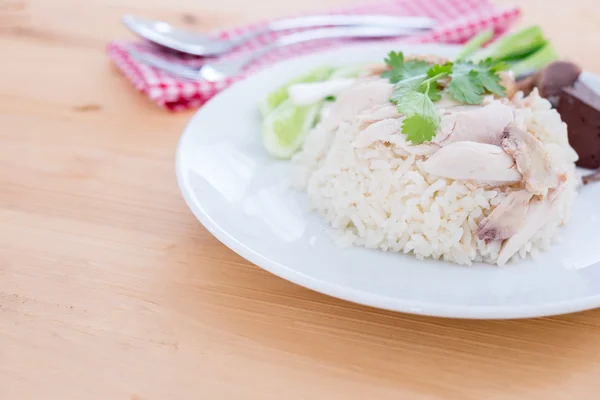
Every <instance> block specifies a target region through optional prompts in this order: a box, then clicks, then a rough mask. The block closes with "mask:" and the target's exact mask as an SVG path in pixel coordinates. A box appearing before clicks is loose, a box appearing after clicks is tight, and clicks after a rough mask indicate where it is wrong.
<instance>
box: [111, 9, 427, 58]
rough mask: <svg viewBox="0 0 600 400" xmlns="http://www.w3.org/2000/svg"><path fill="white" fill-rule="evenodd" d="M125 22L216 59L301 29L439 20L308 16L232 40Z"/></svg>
mask: <svg viewBox="0 0 600 400" xmlns="http://www.w3.org/2000/svg"><path fill="white" fill-rule="evenodd" d="M121 21H122V22H123V24H125V26H126V27H127V28H129V30H131V31H132V32H134V33H136V34H137V35H139V36H141V37H143V38H144V39H146V40H149V41H151V42H153V43H156V44H158V45H161V46H164V47H167V48H169V49H173V50H177V51H180V52H183V53H187V54H193V55H196V56H216V55H220V54H223V53H226V52H228V51H230V50H232V49H234V48H235V47H238V46H240V45H242V44H243V43H245V42H246V41H248V40H250V39H254V38H256V37H258V36H261V35H264V34H267V33H270V32H281V31H286V30H290V29H297V28H318V27H325V26H329V27H341V26H374V27H382V28H383V27H385V28H396V27H398V28H410V29H431V28H432V27H433V25H434V24H435V20H433V19H431V18H426V17H398V16H389V15H308V16H304V17H296V18H286V19H282V20H277V21H273V22H269V23H267V24H265V25H264V26H262V27H260V28H257V29H253V30H251V31H249V32H246V33H242V34H240V35H236V36H234V37H229V38H219V37H215V36H214V35H208V34H205V33H199V32H193V31H187V30H184V29H181V28H178V27H175V26H173V25H170V24H168V23H166V22H163V21H155V20H150V19H146V18H143V17H137V16H133V15H125V16H123V17H122V18H121Z"/></svg>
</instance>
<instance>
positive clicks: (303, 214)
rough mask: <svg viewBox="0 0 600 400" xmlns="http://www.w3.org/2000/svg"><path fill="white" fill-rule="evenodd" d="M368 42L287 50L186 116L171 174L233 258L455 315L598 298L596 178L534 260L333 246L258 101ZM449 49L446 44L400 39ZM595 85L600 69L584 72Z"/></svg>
mask: <svg viewBox="0 0 600 400" xmlns="http://www.w3.org/2000/svg"><path fill="white" fill-rule="evenodd" d="M389 50H390V45H389V44H386V45H382V44H371V45H360V46H352V47H343V48H340V49H337V50H333V51H328V52H323V53H317V54H313V55H310V56H306V57H302V58H296V59H293V60H290V61H287V62H283V63H280V64H277V65H276V66H273V67H271V68H268V69H267V70H264V71H262V72H260V73H258V74H256V75H254V76H252V77H251V78H249V79H246V80H244V81H242V82H239V83H237V84H235V85H233V86H232V87H231V88H229V89H227V90H225V91H224V92H222V93H221V94H219V95H218V96H216V97H215V98H214V99H213V100H211V101H210V102H209V103H208V104H206V105H205V106H204V107H203V108H202V109H200V110H199V111H198V113H196V115H195V116H194V117H193V119H192V120H191V122H190V123H189V125H188V126H187V128H186V129H185V132H184V134H183V137H182V138H181V141H180V143H179V148H178V152H177V161H176V162H177V178H178V181H179V185H180V188H181V191H182V193H183V196H184V198H185V200H186V201H187V203H188V205H189V207H190V208H191V210H192V211H193V213H194V214H195V215H196V217H197V218H198V219H199V220H200V222H202V224H204V226H205V227H206V228H207V229H208V230H209V231H210V232H211V233H212V234H213V235H215V236H216V237H217V238H218V239H219V240H220V241H221V242H223V243H224V244H225V245H227V246H228V247H229V248H231V249H232V250H233V251H235V252H236V253H238V254H240V255H241V256H242V257H244V258H246V259H247V260H249V261H251V262H253V263H254V264H256V265H258V266H260V267H262V268H264V269H266V270H267V271H270V272H272V273H274V274H276V275H279V276H280V277H282V278H284V279H287V280H289V281H291V282H294V283H297V284H298V285H302V286H305V287H307V288H310V289H313V290H316V291H318V292H321V293H325V294H328V295H331V296H335V297H338V298H341V299H345V300H349V301H353V302H356V303H360V304H365V305H370V306H374V307H379V308H384V309H389V310H396V311H403V312H408V313H415V314H425V315H435V316H444V317H460V318H520V317H534V316H542V315H551V314H561V313H567V312H573V311H579V310H584V309H589V308H594V307H598V306H600V233H599V231H598V226H600V207H599V206H598V204H600V203H599V202H600V184H597V185H590V186H587V187H584V188H583V190H581V191H580V194H579V196H578V197H577V200H576V202H575V205H574V208H573V214H572V219H571V221H570V224H569V225H568V226H567V227H566V228H564V229H563V230H562V238H563V241H562V242H560V243H557V244H556V245H555V246H554V247H553V248H552V250H551V251H549V252H547V253H544V254H542V255H541V256H540V257H539V258H538V259H537V260H535V261H532V260H527V261H522V262H520V263H518V264H513V265H510V266H508V267H505V268H498V267H495V266H491V265H484V264H478V265H474V266H472V267H463V266H458V265H454V264H450V263H445V262H441V261H431V260H427V261H419V260H416V259H415V258H414V257H412V256H410V255H403V254H397V253H384V252H381V251H376V250H367V249H364V248H350V249H338V248H336V246H335V245H334V244H333V243H332V242H331V240H330V238H329V236H328V234H327V233H326V232H325V229H326V225H325V223H324V222H322V221H321V220H320V219H319V218H318V217H317V216H316V215H313V214H311V213H308V212H307V211H306V198H305V196H304V195H303V194H302V193H299V192H295V191H293V190H292V189H288V188H287V186H286V182H285V180H286V178H287V177H288V175H289V172H290V165H289V164H288V163H287V162H282V161H274V160H273V159H271V158H270V157H269V155H268V154H267V153H266V151H265V150H264V149H263V146H262V144H261V131H260V126H261V124H260V116H259V111H258V100H259V99H261V98H262V97H263V96H265V95H266V94H267V93H268V92H270V91H271V90H273V89H274V88H276V87H277V86H279V85H280V84H282V83H283V82H285V81H287V80H288V79H290V78H292V77H294V76H296V75H298V74H299V73H302V72H303V71H307V70H309V69H310V68H313V67H315V66H316V65H319V64H332V65H344V64H348V63H353V62H365V61H381V60H383V58H384V56H385V54H386V53H387V52H388V51H389ZM402 50H403V51H405V52H407V53H421V54H439V55H446V56H452V55H453V54H455V51H456V47H451V46H439V45H417V46H403V48H402ZM586 79H588V81H589V80H593V81H594V83H595V84H598V87H600V80H598V79H596V78H593V77H590V76H587V77H586Z"/></svg>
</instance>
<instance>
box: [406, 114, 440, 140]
mask: <svg viewBox="0 0 600 400" xmlns="http://www.w3.org/2000/svg"><path fill="white" fill-rule="evenodd" d="M436 129H437V124H436V123H435V122H434V121H432V120H431V119H429V118H426V117H424V116H422V115H419V114H414V115H411V116H410V117H406V118H405V119H404V121H402V133H403V134H405V135H406V138H407V139H408V140H410V141H411V143H412V144H420V143H423V142H426V141H430V140H431V139H433V137H434V136H435V134H436Z"/></svg>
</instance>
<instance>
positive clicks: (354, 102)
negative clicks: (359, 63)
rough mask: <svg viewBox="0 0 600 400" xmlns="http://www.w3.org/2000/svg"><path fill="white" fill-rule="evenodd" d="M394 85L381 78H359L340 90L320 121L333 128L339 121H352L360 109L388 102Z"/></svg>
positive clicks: (327, 127)
mask: <svg viewBox="0 0 600 400" xmlns="http://www.w3.org/2000/svg"><path fill="white" fill-rule="evenodd" d="M393 90H394V86H393V85H392V84H391V83H389V82H388V81H386V80H383V79H373V78H367V79H361V80H358V81H357V82H356V83H355V84H353V85H352V86H350V87H349V88H347V89H345V90H344V91H342V92H341V93H340V94H339V95H338V97H337V100H336V101H335V102H334V103H333V105H332V106H331V110H330V112H329V113H328V115H327V118H325V120H323V121H322V124H323V125H324V127H325V129H333V128H334V127H336V126H338V125H339V124H340V123H341V122H344V121H352V120H353V119H354V118H355V117H356V115H357V114H359V113H360V112H361V111H364V110H367V109H369V108H372V107H374V106H376V105H381V104H386V103H388V100H389V98H390V97H391V95H392V91H393Z"/></svg>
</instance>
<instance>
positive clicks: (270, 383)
mask: <svg viewBox="0 0 600 400" xmlns="http://www.w3.org/2000/svg"><path fill="white" fill-rule="evenodd" d="M342 2H343V1H342V0H326V1H325V3H328V4H329V5H334V4H340V3H342ZM323 3H324V1H317V0H305V1H302V2H295V3H290V2H271V1H267V0H256V1H253V2H247V1H243V0H221V1H219V2H208V1H206V0H201V1H195V2H192V1H188V0H170V1H167V0H145V1H142V0H88V1H85V2H83V1H80V0H54V1H48V0H4V1H3V2H0V49H2V54H3V56H2V62H0V85H1V86H0V87H1V90H0V138H1V145H0V399H2V400H5V399H7V400H8V399H11V400H12V399H19V400H22V399H61V400H64V399H103V400H106V399H129V400H134V399H136V400H148V399H178V400H181V399H211V400H213V399H337V398H340V399H363V398H377V399H474V400H475V399H525V398H527V399H542V398H543V399H575V398H576V399H593V398H597V393H598V391H599V390H600V383H599V382H598V379H597V377H598V376H599V374H600V310H597V311H589V312H583V313H579V314H573V315H567V316H561V317H556V318H542V319H535V320H520V321H456V320H448V319H433V318H425V317H417V316H410V315H402V314H395V313H391V312H385V311H379V310H374V309H371V308H367V307H361V306H357V305H353V304H349V303H346V302H343V301H339V300H335V299H332V298H329V297H326V296H323V295H320V294H317V293H313V292H311V291H309V290H306V289H303V288H300V287H297V286H294V285H293V284H291V283H288V282H286V281H283V280H281V279H279V278H277V277H275V276H272V275H270V274H268V273H266V272H264V271H262V270H261V269H260V268H258V267H256V266H253V265H251V264H249V263H247V262H246V261H244V260H243V259H241V258H240V257H238V256H237V255H236V254H234V253H232V252H231V251H229V250H228V249H226V248H225V247H224V246H223V245H221V244H220V243H219V242H218V241H217V240H216V239H214V238H213V237H212V236H211V235H210V234H209V233H208V232H207V231H206V230H204V229H203V228H202V226H201V225H200V224H199V223H198V222H197V221H196V220H195V219H194V217H193V216H192V215H191V213H190V212H189V211H188V210H187V208H186V206H185V204H184V203H183V201H182V199H181V197H180V195H179V192H178V189H177V187H176V183H175V179H174V171H173V153H174V149H175V145H176V142H177V140H178V136H179V134H180V132H181V130H182V128H183V126H184V125H185V123H186V122H187V120H188V118H189V117H190V115H191V112H185V113H181V114H176V115H174V114H170V113H167V112H165V111H162V110H160V109H158V108H156V107H155V106H154V105H153V104H151V103H150V102H149V101H148V100H146V99H145V98H143V97H142V96H140V95H138V94H137V93H136V92H135V91H134V90H133V89H132V87H131V86H130V84H129V83H128V82H127V81H125V79H123V78H122V77H121V76H120V74H119V73H118V72H117V71H116V70H115V69H114V68H113V67H112V66H111V65H110V63H109V62H108V60H107V58H106V56H105V54H104V52H103V48H104V46H105V44H106V42H107V41H108V40H110V39H113V38H118V37H127V36H128V33H127V32H125V30H124V29H123V28H122V27H121V26H120V23H119V17H120V15H121V14H123V13H133V14H142V15H147V16H149V17H160V18H163V19H167V20H170V21H172V22H176V23H180V24H187V25H188V26H192V27H195V28H197V29H209V28H213V27H216V26H223V25H232V24H237V23H240V22H243V21H249V20H254V19H258V18H264V17H270V16H275V15H284V14H287V13H290V12H293V11H299V10H309V9H316V8H318V7H322V6H323ZM520 4H521V5H522V7H523V9H524V12H525V18H524V21H523V23H533V22H538V23H541V24H542V25H543V27H544V29H545V30H546V31H547V32H548V34H549V35H550V36H551V37H552V39H553V41H554V42H555V43H556V46H557V48H558V49H559V51H560V52H561V53H562V54H564V55H565V56H566V57H569V58H572V59H576V60H578V61H579V62H581V63H582V64H583V65H584V67H585V68H586V69H588V70H591V71H595V72H600V56H599V55H598V53H597V51H596V49H597V37H598V35H599V34H600V24H598V22H599V21H600V10H599V9H598V6H597V1H596V0H571V1H561V2H558V1H556V2H554V1H552V2H550V1H543V0H527V1H521V2H520Z"/></svg>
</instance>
